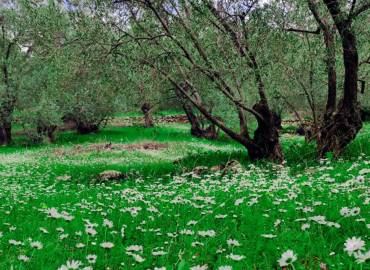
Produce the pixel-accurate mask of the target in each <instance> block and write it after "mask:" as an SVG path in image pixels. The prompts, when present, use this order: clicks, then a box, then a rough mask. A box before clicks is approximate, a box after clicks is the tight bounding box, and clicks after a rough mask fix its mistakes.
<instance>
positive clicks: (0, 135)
mask: <svg viewBox="0 0 370 270" xmlns="http://www.w3.org/2000/svg"><path fill="white" fill-rule="evenodd" d="M11 141H12V124H11V122H10V121H4V122H3V123H2V124H1V125H0V145H8V144H10V143H11Z"/></svg>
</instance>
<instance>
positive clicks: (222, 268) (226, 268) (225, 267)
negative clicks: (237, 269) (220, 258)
mask: <svg viewBox="0 0 370 270" xmlns="http://www.w3.org/2000/svg"><path fill="white" fill-rule="evenodd" d="M232 269H233V268H232V267H231V266H229V265H223V266H219V267H218V270H232Z"/></svg>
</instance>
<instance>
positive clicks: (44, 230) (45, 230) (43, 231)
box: [39, 227, 49, 234]
mask: <svg viewBox="0 0 370 270" xmlns="http://www.w3.org/2000/svg"><path fill="white" fill-rule="evenodd" d="M39 229H40V231H41V232H42V233H45V234H47V233H49V232H48V230H47V229H45V228H43V227H40V228H39Z"/></svg>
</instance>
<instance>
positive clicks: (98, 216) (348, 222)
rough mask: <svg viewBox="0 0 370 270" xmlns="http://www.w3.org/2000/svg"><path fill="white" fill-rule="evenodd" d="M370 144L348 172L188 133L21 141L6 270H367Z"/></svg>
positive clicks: (289, 141) (306, 157)
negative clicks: (257, 157) (104, 177)
mask: <svg viewBox="0 0 370 270" xmlns="http://www.w3.org/2000/svg"><path fill="white" fill-rule="evenodd" d="M369 133H370V125H369V124H365V126H364V128H363V130H362V132H361V134H359V136H358V138H357V139H356V141H354V142H353V143H352V144H351V145H350V146H349V147H348V149H347V151H346V153H345V154H344V155H343V156H342V158H340V159H337V160H334V159H332V158H330V157H328V159H325V160H316V159H315V147H314V145H312V144H311V145H308V144H306V143H305V142H304V140H303V138H301V137H297V136H294V135H290V134H283V135H282V138H281V140H282V145H283V148H284V152H285V155H286V163H285V164H284V165H273V164H271V163H258V164H257V163H251V162H250V161H249V160H248V158H247V154H246V151H245V150H244V149H243V147H241V146H240V145H238V144H236V143H234V142H232V141H230V140H229V139H227V138H224V137H222V138H221V139H220V140H218V141H209V140H203V139H196V138H193V137H191V136H190V134H189V127H188V125H186V124H179V123H173V124H160V125H159V126H157V127H155V128H150V129H145V128H143V127H140V126H128V127H120V126H109V125H108V126H107V127H105V128H104V129H103V130H102V131H101V132H99V133H97V134H92V135H84V136H81V135H76V134H75V133H74V132H72V131H66V132H63V133H60V134H59V136H58V139H57V142H56V143H55V144H42V145H39V146H32V147H25V146H24V141H23V139H18V140H17V141H16V142H15V144H14V145H13V146H9V147H3V148H1V149H0V201H1V203H0V269H14V270H15V269H17V270H18V269H22V270H23V269H34V270H40V269H42V270H52V269H53V270H54V269H59V270H68V269H85V270H90V269H97V270H100V269H102V270H103V269H106V270H108V269H109V270H116V269H157V270H159V269H168V270H171V269H174V270H188V269H192V270H205V269H215V270H216V269H219V270H229V269H235V270H237V269H241V270H242V269H243V270H244V269H321V270H325V269H343V270H348V269H370V181H369V179H370V135H369ZM107 145H108V147H107ZM229 160H238V161H239V162H240V163H241V164H242V165H243V167H240V168H238V169H236V171H233V172H230V171H229V172H227V171H225V172H222V171H215V170H204V171H203V172H202V173H196V172H194V171H193V168H194V167H196V166H207V167H212V166H214V165H219V164H223V163H226V162H227V161H229ZM104 170H117V171H121V172H124V173H125V174H126V175H127V176H126V177H125V179H122V180H121V181H108V182H101V181H98V180H97V176H98V174H99V173H101V172H102V171H104Z"/></svg>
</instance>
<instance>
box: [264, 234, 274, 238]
mask: <svg viewBox="0 0 370 270" xmlns="http://www.w3.org/2000/svg"><path fill="white" fill-rule="evenodd" d="M261 236H262V237H264V238H276V235H275V234H261Z"/></svg>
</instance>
